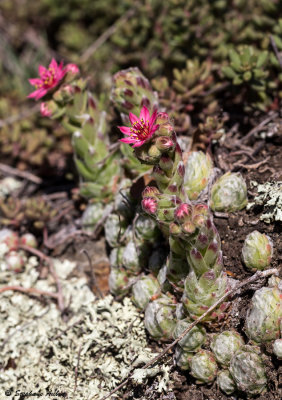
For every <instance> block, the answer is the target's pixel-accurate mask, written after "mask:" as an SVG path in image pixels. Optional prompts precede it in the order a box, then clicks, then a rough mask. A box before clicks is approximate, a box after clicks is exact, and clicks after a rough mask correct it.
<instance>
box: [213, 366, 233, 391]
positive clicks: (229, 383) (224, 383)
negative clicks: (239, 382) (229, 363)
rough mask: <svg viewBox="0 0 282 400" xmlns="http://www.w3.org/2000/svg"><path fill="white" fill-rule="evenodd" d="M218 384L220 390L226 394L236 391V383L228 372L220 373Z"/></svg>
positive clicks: (217, 379)
mask: <svg viewBox="0 0 282 400" xmlns="http://www.w3.org/2000/svg"><path fill="white" fill-rule="evenodd" d="M216 382H217V385H218V387H219V388H220V390H222V391H223V392H224V393H226V394H231V393H233V392H234V391H235V390H236V385H235V382H234V380H233V378H232V376H231V374H230V372H229V371H228V370H222V371H219V372H218V374H217V378H216Z"/></svg>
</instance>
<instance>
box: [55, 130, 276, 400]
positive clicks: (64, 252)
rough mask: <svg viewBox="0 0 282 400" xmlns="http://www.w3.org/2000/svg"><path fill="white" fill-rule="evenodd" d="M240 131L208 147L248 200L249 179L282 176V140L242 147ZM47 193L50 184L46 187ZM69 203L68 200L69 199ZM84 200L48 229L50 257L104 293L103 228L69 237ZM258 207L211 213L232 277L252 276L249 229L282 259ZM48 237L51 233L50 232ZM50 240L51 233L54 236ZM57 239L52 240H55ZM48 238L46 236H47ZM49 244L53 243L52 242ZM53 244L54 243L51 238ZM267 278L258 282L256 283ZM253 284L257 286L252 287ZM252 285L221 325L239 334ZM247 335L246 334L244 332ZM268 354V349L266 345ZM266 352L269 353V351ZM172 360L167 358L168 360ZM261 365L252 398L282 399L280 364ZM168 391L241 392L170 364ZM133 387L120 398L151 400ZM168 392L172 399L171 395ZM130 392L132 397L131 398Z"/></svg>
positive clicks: (223, 399) (202, 396)
mask: <svg viewBox="0 0 282 400" xmlns="http://www.w3.org/2000/svg"><path fill="white" fill-rule="evenodd" d="M240 140H241V138H240V135H237V136H236V135H233V134H232V133H227V134H226V138H225V140H224V141H223V142H222V143H221V144H220V145H216V147H214V148H213V159H214V163H215V165H216V166H217V167H219V168H220V169H221V170H222V171H223V172H227V171H228V170H231V171H233V172H235V171H236V172H237V171H240V172H241V174H242V175H243V177H244V178H245V179H246V181H247V186H248V198H249V200H252V199H253V197H254V195H255V194H256V193H255V190H254V189H253V188H252V187H251V185H250V182H251V181H256V182H258V183H264V182H266V181H277V180H282V163H281V161H282V157H281V143H280V141H281V138H280V139H279V138H278V140H277V139H268V140H264V139H255V138H254V137H251V138H250V140H249V142H245V143H244V146H242V145H241V143H240ZM49 192H51V191H50V188H49ZM68 201H69V200H68ZM81 207H83V204H82V205H81V204H78V205H76V207H73V208H72V209H70V212H69V213H68V215H65V216H62V218H59V219H57V222H56V224H57V225H55V226H53V227H52V228H53V229H52V231H53V232H58V231H60V232H61V235H60V236H61V237H62V235H63V234H64V235H65V238H66V240H64V241H63V242H62V241H61V242H60V240H59V241H58V243H59V242H60V244H58V245H54V246H53V249H51V250H50V252H51V255H60V257H62V258H68V259H71V260H75V261H77V265H78V266H77V268H76V271H75V274H77V275H86V276H88V278H89V283H90V285H91V287H92V289H93V291H94V292H95V293H96V294H97V295H105V294H107V293H108V292H109V287H108V275H109V271H110V264H109V259H108V249H107V246H106V243H105V239H104V236H103V232H101V234H100V235H99V237H98V239H97V240H94V241H93V239H92V238H89V237H87V236H81V235H72V234H73V231H74V230H75V229H74V224H73V222H72V221H71V220H75V218H77V217H78V216H79V214H80V208H81ZM261 211H262V210H261V209H259V208H254V209H251V210H249V211H247V210H246V209H244V210H242V211H240V212H237V213H232V214H229V215H221V216H217V215H216V216H215V217H214V221H215V225H216V227H217V229H218V231H219V234H220V237H221V239H222V250H223V257H224V265H225V269H226V271H227V273H228V274H229V276H231V277H232V278H234V279H237V280H240V281H242V280H243V279H245V278H246V277H248V276H250V275H252V273H251V272H249V271H247V270H246V268H245V267H244V265H243V263H242V260H241V249H242V245H243V242H244V240H245V237H246V236H247V234H248V233H250V232H251V231H253V230H258V231H260V232H264V233H266V234H267V235H269V236H270V238H271V239H272V241H273V245H274V255H273V261H272V265H271V266H272V267H277V266H278V265H279V264H281V260H282V239H281V231H282V230H281V223H272V224H266V223H263V222H261V221H260V220H259V217H260V213H261ZM51 238H52V236H51ZM53 239H54V236H53ZM56 240H57V239H56ZM49 241H50V237H49ZM53 243H54V242H53ZM55 243H56V241H55ZM265 283H266V282H259V285H260V287H261V286H263V285H264V284H265ZM256 288H257V287H256ZM253 292H254V288H247V289H246V290H244V291H243V292H242V293H240V295H237V297H235V298H234V299H233V303H232V306H233V308H232V310H230V313H229V316H228V318H227V320H226V321H225V322H224V325H222V326H221V329H224V330H226V329H230V328H236V329H238V330H239V331H240V332H241V333H242V335H243V336H244V331H243V325H244V322H243V321H244V318H245V314H246V309H247V305H248V304H249V301H250V298H251V297H252V295H253ZM245 339H246V336H245ZM148 340H149V342H150V343H151V346H152V350H153V351H155V350H156V348H158V349H159V350H160V349H161V348H163V347H164V345H163V346H160V347H159V345H158V344H157V343H155V342H154V341H152V340H151V339H150V338H149V337H148ZM265 350H266V353H267V348H265ZM268 354H270V353H268ZM171 362H172V361H171ZM266 367H267V371H268V377H269V382H270V384H269V390H268V392H267V394H263V395H261V396H258V397H257V400H279V399H281V398H282V367H281V366H280V367H279V366H278V365H277V360H275V359H274V357H271V356H270V355H269V356H268V358H267V359H266ZM172 386H173V391H172V392H171V393H168V394H165V395H159V397H155V396H156V395H155V394H154V397H152V398H154V400H155V399H157V398H159V399H163V400H172V399H175V398H176V399H177V400H215V399H218V400H228V399H229V400H230V399H234V400H235V399H236V400H243V399H246V397H245V396H244V395H240V394H239V395H236V397H232V396H231V397H230V396H225V395H224V394H223V393H222V392H221V391H220V390H219V389H218V388H217V386H216V383H213V384H212V385H211V386H209V387H208V386H206V385H205V386H200V385H196V383H195V380H194V379H193V378H192V377H191V376H190V375H189V374H188V373H184V372H181V371H180V370H179V369H176V368H175V367H174V368H173V373H172ZM133 390H134V393H135V395H134V397H132V394H129V393H132V387H131V386H130V385H129V386H128V387H127V388H125V390H124V396H123V398H124V399H133V398H134V399H145V398H146V399H150V398H151V397H150V382H148V383H147V384H146V385H143V386H141V387H139V388H138V390H136V388H135V389H133ZM173 395H174V396H175V397H173ZM130 396H131V397H130Z"/></svg>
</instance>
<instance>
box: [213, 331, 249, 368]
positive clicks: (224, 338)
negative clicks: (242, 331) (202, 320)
mask: <svg viewBox="0 0 282 400" xmlns="http://www.w3.org/2000/svg"><path fill="white" fill-rule="evenodd" d="M244 344H245V343H244V341H243V338H242V337H241V335H239V333H238V332H236V331H224V332H221V333H219V334H215V335H214V336H213V338H212V342H211V349H212V351H213V353H214V355H215V358H216V360H217V361H218V362H219V363H220V364H221V365H224V366H228V365H229V362H230V360H231V358H232V357H233V355H234V354H235V353H236V351H237V350H239V348H240V347H242V346H244Z"/></svg>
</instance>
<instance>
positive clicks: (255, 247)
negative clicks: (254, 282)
mask: <svg viewBox="0 0 282 400" xmlns="http://www.w3.org/2000/svg"><path fill="white" fill-rule="evenodd" d="M272 254H273V244H272V240H271V239H270V237H268V236H267V235H265V234H263V233H260V232H258V231H253V232H251V233H249V235H248V236H247V237H246V239H245V241H244V245H243V249H242V257H243V261H244V263H245V265H246V267H247V268H248V269H250V270H252V271H256V270H263V269H264V268H267V267H269V265H270V263H271V257H272Z"/></svg>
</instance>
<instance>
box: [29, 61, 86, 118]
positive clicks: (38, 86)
mask: <svg viewBox="0 0 282 400" xmlns="http://www.w3.org/2000/svg"><path fill="white" fill-rule="evenodd" d="M68 73H69V74H70V75H73V76H75V75H77V74H78V73H79V68H78V66H77V65H76V64H67V65H66V66H65V67H63V63H62V62H61V63H60V64H58V63H57V61H56V60H55V59H54V58H53V59H52V61H51V62H50V64H49V67H48V69H47V68H45V67H44V66H43V65H39V67H38V74H39V78H34V79H29V83H30V84H31V85H32V86H34V87H35V90H34V91H33V92H32V93H30V94H29V95H28V96H27V97H28V98H30V99H31V98H34V99H35V100H39V99H41V98H42V97H45V96H46V95H47V94H48V93H50V92H51V91H52V90H53V89H55V88H56V87H58V86H59V84H60V83H61V82H62V81H63V79H64V78H65V76H66V74H68ZM40 112H41V115H42V116H44V117H50V116H51V115H52V111H51V110H50V108H49V107H48V104H47V103H41V105H40Z"/></svg>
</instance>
